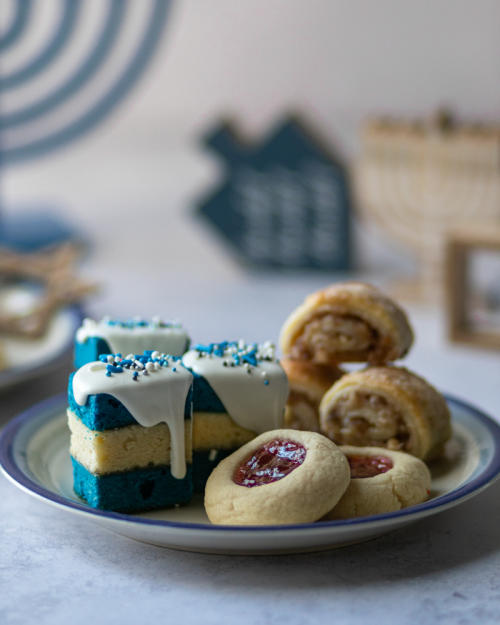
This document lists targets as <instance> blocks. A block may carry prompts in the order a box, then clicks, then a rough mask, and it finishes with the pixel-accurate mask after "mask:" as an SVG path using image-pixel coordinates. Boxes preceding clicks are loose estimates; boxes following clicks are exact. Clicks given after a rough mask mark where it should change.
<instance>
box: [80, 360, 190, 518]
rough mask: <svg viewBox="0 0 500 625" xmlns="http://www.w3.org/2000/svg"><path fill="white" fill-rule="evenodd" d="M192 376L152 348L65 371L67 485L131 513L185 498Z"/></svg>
mask: <svg viewBox="0 0 500 625" xmlns="http://www.w3.org/2000/svg"><path fill="white" fill-rule="evenodd" d="M192 379H193V378H192V375H191V373H190V372H189V371H188V370H187V369H186V368H185V367H184V366H183V365H182V363H181V362H180V360H179V359H178V358H176V357H172V356H167V355H165V354H160V353H159V352H145V353H144V354H142V355H139V354H137V355H130V357H127V358H122V357H121V356H119V355H115V354H109V355H107V356H106V355H102V356H101V357H100V360H99V361H97V362H91V363H87V364H86V365H84V366H83V367H81V368H80V369H78V371H76V373H74V374H72V375H71V377H70V381H69V389H68V401H69V408H68V424H69V428H70V430H71V447H70V455H71V461H72V464H73V478H74V489H75V492H76V493H77V494H78V495H79V496H80V497H82V498H83V499H85V500H86V501H87V502H88V503H89V505H90V506H92V507H94V508H101V509H104V510H115V511H120V512H132V511H140V510H149V509H153V508H162V507H166V506H171V505H174V504H180V503H186V502H187V501H189V500H190V498H191V494H192V478H191V413H192V401H191V397H192V392H191V391H192Z"/></svg>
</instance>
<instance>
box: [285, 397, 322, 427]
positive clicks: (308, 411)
mask: <svg viewBox="0 0 500 625" xmlns="http://www.w3.org/2000/svg"><path fill="white" fill-rule="evenodd" d="M285 424H286V426H287V427H290V428H292V429H294V430H305V431H308V432H319V415H318V402H315V401H314V400H313V399H311V398H310V397H309V396H308V395H306V394H305V393H300V392H298V391H293V390H292V391H290V393H289V395H288V400H287V404H286V412H285Z"/></svg>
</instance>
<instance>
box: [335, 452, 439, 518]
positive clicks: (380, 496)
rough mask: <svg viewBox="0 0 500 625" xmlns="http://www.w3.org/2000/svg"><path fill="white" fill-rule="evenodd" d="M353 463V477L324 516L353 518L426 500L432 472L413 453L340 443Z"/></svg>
mask: <svg viewBox="0 0 500 625" xmlns="http://www.w3.org/2000/svg"><path fill="white" fill-rule="evenodd" d="M340 449H341V450H342V452H343V453H344V454H345V455H346V456H347V459H348V460H349V465H350V467H351V481H350V484H349V486H348V487H347V490H346V491H345V493H344V495H343V496H342V497H341V499H340V501H339V502H338V503H337V505H336V506H335V507H334V508H333V509H332V510H331V511H330V512H329V513H328V514H327V515H325V517H324V519H323V520H333V519H350V518H353V517H361V516H368V515H371V514H382V513H384V512H393V511H395V510H401V509H402V508H407V507H408V506H413V505H415V504H417V503H420V502H422V501H425V500H426V499H427V498H428V496H429V493H430V485H431V476H430V473H429V469H428V468H427V466H426V465H425V464H424V462H422V461H421V460H419V459H418V458H415V457H414V456H410V455H409V454H406V453H403V452H400V451H390V450H388V449H384V448H381V447H352V446H350V445H349V446H348V445H346V446H342V447H340Z"/></svg>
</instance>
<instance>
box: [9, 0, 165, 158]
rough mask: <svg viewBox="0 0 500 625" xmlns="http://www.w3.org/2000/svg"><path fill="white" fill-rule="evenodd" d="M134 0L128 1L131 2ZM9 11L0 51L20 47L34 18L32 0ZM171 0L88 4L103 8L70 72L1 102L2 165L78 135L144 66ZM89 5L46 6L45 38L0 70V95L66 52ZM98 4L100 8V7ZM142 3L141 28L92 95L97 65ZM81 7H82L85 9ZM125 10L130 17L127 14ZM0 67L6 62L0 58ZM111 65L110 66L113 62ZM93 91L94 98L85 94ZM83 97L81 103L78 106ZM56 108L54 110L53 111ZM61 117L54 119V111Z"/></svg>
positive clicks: (71, 1) (72, 0) (20, 0)
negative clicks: (34, 92)
mask: <svg viewBox="0 0 500 625" xmlns="http://www.w3.org/2000/svg"><path fill="white" fill-rule="evenodd" d="M134 2H135V4H134ZM14 4H15V6H14V11H13V15H12V18H11V21H10V24H8V26H7V29H6V30H5V32H4V33H0V52H1V54H2V58H3V59H8V58H9V56H8V55H9V53H10V52H14V51H15V50H16V49H17V50H18V49H19V48H22V44H23V41H25V40H27V39H28V37H29V32H30V27H31V26H33V25H34V24H35V25H36V15H35V13H36V9H37V3H34V2H32V0H14ZM171 4H172V0H141V1H140V3H138V2H137V0H133V2H131V1H130V0H106V1H104V0H100V3H99V4H96V3H94V5H93V6H94V7H97V9H98V10H99V11H101V12H103V15H102V19H101V24H100V25H99V28H98V29H97V31H96V34H95V35H94V37H93V40H92V41H91V42H89V45H88V50H86V52H85V54H84V55H83V58H82V59H80V61H79V65H78V66H77V67H76V68H74V69H73V70H72V73H71V75H69V76H65V77H63V78H62V79H61V80H60V81H59V82H58V83H57V82H56V85H55V86H54V87H51V90H50V92H49V93H45V94H43V95H41V96H38V97H26V101H25V102H23V101H22V100H19V99H17V100H15V104H14V106H11V107H9V106H7V107H4V106H2V110H3V112H2V113H0V162H1V163H2V165H9V164H12V163H16V162H19V161H23V160H27V159H31V158H35V157H38V156H41V155H43V154H45V153H47V152H50V151H53V150H56V149H58V148H59V147H61V146H63V145H66V144H68V143H70V142H72V141H75V140H76V139H78V138H79V137H81V136H83V135H84V134H86V133H87V132H89V131H90V130H91V129H92V128H94V127H95V126H96V125H97V124H98V123H100V122H102V121H103V120H104V119H105V118H106V117H107V116H108V115H109V114H110V113H111V112H112V111H113V110H114V109H115V107H116V106H117V105H118V104H119V103H120V102H121V101H122V100H123V99H124V98H125V97H126V96H127V94H128V93H129V92H130V91H131V89H132V88H133V87H134V85H135V84H136V82H137V80H138V79H139V77H140V76H141V74H142V73H143V72H144V70H145V68H146V66H147V64H148V63H149V61H150V59H151V57H152V56H153V54H154V52H155V50H156V48H157V45H158V42H159V41H160V38H161V35H162V33H163V30H164V27H165V24H166V22H167V18H168V15H169V9H170V7H171ZM90 6H91V5H90V4H89V3H88V0H87V1H86V2H82V0H58V7H59V11H58V12H57V11H53V12H51V16H52V14H53V15H54V17H55V25H54V27H53V29H52V31H51V33H50V35H49V37H48V40H47V41H46V42H45V43H44V44H43V45H42V46H41V48H40V49H39V50H38V51H37V52H36V53H34V54H33V56H32V58H30V59H28V60H26V61H24V62H23V63H22V64H20V66H19V67H16V68H14V69H11V70H7V72H6V73H0V102H3V103H5V102H6V101H7V104H8V100H9V95H10V94H14V96H15V94H16V91H17V92H18V93H19V92H21V94H22V92H23V90H24V91H26V88H27V89H28V90H29V88H30V86H31V85H33V84H35V83H36V81H39V82H40V84H42V85H43V84H44V83H43V79H44V76H45V75H50V72H51V69H52V68H53V67H54V66H57V64H58V62H60V59H62V58H65V55H67V54H68V49H70V48H71V44H72V42H73V40H74V38H75V36H76V35H77V34H78V27H79V24H80V23H81V22H82V19H83V18H84V15H83V14H84V13H85V12H86V11H87V10H88V9H89V7H90ZM103 6H104V9H105V10H104V9H103ZM138 7H139V8H140V10H141V11H142V17H143V23H142V22H141V28H142V29H141V32H140V33H139V34H138V35H137V36H136V41H134V46H135V47H134V49H133V50H127V54H126V57H127V58H126V61H125V62H124V63H123V64H122V65H121V66H120V67H119V69H118V70H117V71H116V72H115V73H114V74H113V75H112V77H111V79H107V81H106V88H105V90H104V91H103V92H102V93H98V94H97V95H95V93H96V92H95V89H94V90H93V87H92V82H93V81H94V80H97V79H98V77H99V75H100V72H102V71H103V68H106V67H107V65H108V63H110V62H112V61H110V59H112V58H113V54H114V52H115V50H116V48H117V46H118V45H120V37H121V35H122V33H123V32H124V31H125V30H126V28H127V25H128V24H130V22H131V21H133V22H134V24H135V22H136V21H137V20H136V17H137V16H135V17H134V15H133V13H134V11H136V12H137V10H138ZM87 12H88V11H87ZM131 14H132V17H130V15H131ZM2 65H3V66H4V67H5V63H2ZM113 70H114V66H113ZM89 94H90V96H93V95H95V99H94V100H92V98H90V102H87V100H88V99H89ZM80 101H84V102H85V104H84V108H83V110H78V107H79V103H80ZM60 112H61V113H60ZM56 115H57V120H58V119H59V115H60V119H61V122H60V123H57V120H56V123H54V117H55V116H56Z"/></svg>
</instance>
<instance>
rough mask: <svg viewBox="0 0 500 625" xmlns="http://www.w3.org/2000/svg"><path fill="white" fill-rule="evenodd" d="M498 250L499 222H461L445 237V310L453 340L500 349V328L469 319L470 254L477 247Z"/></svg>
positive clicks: (499, 245) (449, 334)
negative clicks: (485, 326) (480, 325)
mask: <svg viewBox="0 0 500 625" xmlns="http://www.w3.org/2000/svg"><path fill="white" fill-rule="evenodd" d="M485 250H486V251H493V252H498V255H499V257H500V223H498V222H495V223H493V224H491V225H488V224H484V225H482V226H480V227H477V226H468V227H467V226H462V227H459V228H456V229H454V230H453V231H451V232H449V233H448V236H447V240H446V285H445V286H446V289H445V291H446V313H447V315H446V316H447V325H448V336H449V338H450V340H452V341H458V342H460V343H467V344H470V345H475V346H476V347H484V348H488V349H500V324H499V327H498V332H497V331H496V330H495V331H491V330H487V331H484V330H481V329H478V328H476V327H474V325H473V323H471V321H470V317H471V316H470V314H469V306H470V305H471V292H470V287H471V280H470V278H471V276H470V265H471V257H472V254H474V252H477V251H485Z"/></svg>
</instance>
